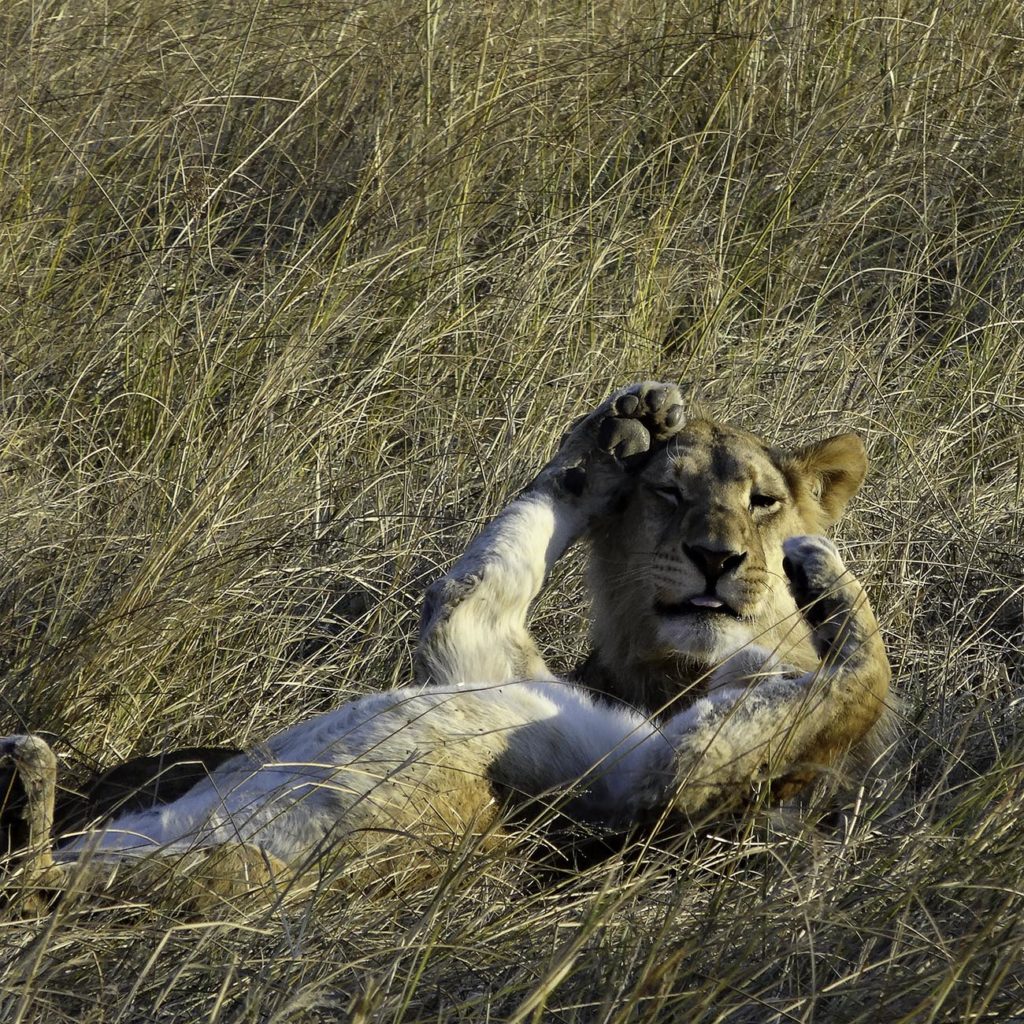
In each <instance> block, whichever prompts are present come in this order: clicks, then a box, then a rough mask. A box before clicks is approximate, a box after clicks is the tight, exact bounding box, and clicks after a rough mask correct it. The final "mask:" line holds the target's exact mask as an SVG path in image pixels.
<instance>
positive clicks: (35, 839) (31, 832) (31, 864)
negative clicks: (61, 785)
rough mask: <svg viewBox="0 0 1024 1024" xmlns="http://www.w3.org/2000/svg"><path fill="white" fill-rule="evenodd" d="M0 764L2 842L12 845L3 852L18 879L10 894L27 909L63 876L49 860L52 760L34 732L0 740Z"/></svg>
mask: <svg viewBox="0 0 1024 1024" xmlns="http://www.w3.org/2000/svg"><path fill="white" fill-rule="evenodd" d="M0 766H2V767H4V768H7V769H8V770H7V772H6V773H5V775H6V785H5V787H4V792H3V793H0V806H2V805H8V802H9V804H10V805H12V806H4V815H3V817H4V818H5V819H6V820H5V821H4V825H5V832H6V834H7V837H8V845H9V846H12V847H14V848H12V849H9V850H7V851H5V852H6V853H7V857H8V860H9V862H10V863H11V864H12V865H13V866H14V868H15V870H14V872H13V873H12V874H13V875H14V876H15V877H16V880H17V883H18V891H17V892H16V893H14V894H13V896H14V898H15V900H16V901H17V902H18V903H19V904H20V905H22V906H23V907H24V908H25V909H26V910H29V911H32V910H35V909H38V908H39V907H40V906H44V905H45V904H46V902H47V900H48V898H49V895H50V894H51V893H52V892H53V890H55V889H60V888H62V887H63V883H64V878H65V876H64V870H63V868H62V866H61V865H59V864H57V863H55V862H54V859H53V805H54V800H55V798H56V792H57V758H56V757H55V756H54V753H53V751H52V750H51V749H50V745H49V744H48V743H47V742H46V741H45V740H44V739H42V738H41V737H39V736H32V735H23V736H5V737H3V738H2V739H0ZM18 789H20V790H21V792H22V800H21V801H18V799H17V797H18V792H17V791H18ZM19 804H20V805H19ZM12 819H14V820H12ZM12 838H14V839H15V842H14V843H12V842H11V841H10V840H11V839H12ZM18 840H21V841H20V842H18Z"/></svg>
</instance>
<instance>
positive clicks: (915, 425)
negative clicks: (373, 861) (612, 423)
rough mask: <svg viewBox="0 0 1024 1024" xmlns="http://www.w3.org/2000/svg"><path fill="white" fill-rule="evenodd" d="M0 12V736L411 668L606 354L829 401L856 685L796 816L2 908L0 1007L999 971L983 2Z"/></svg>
mask: <svg viewBox="0 0 1024 1024" xmlns="http://www.w3.org/2000/svg"><path fill="white" fill-rule="evenodd" d="M0 39H2V46H3V49H4V56H3V60H2V63H0V76H2V77H0V82H2V91H0V126H2V129H3V130H2V133H0V203H2V210H3V214H2V217H0V317H2V319H3V333H2V335H0V337H2V341H0V360H2V362H0V399H2V408H3V429H2V431H0V473H2V480H0V509H2V511H0V545H2V552H0V555H2V563H0V565H2V579H0V667H2V669H3V679H4V682H3V690H2V694H0V717H2V721H0V728H2V730H3V731H4V732H11V731H22V730H25V729H32V730H36V731H41V732H43V733H44V734H45V735H47V736H48V737H49V738H51V739H52V741H53V743H54V745H55V748H56V749H57V750H58V752H59V754H60V755H61V756H62V758H63V759H64V761H65V763H66V767H67V770H68V772H69V773H71V774H73V773H74V771H75V770H76V769H80V768H82V767H84V766H90V765H95V764H109V763H112V762H113V761H115V760H116V759H118V758H120V757H125V756H128V755H131V754H133V753H144V752H149V751H153V750H157V749H160V748H164V747H169V746H172V745H180V744H186V743H217V742H229V741H230V742H243V743H253V742H256V741H258V740H259V739H260V738H261V737H263V736H265V735H267V734H269V733H270V732H272V731H275V730H277V729H279V728H281V727H283V726H286V725H289V724H291V723H293V722H295V721H297V720H299V719H300V718H302V717H304V716H306V715H308V714H310V713H312V712H315V711H319V710H323V709H325V708H327V707H331V706H334V705H336V704H337V703H339V702H341V701H343V700H345V699H347V698H350V697H353V696H357V695H359V694H362V693H366V692H370V691H373V690H377V689H379V688H382V687H387V686H391V685H394V684H397V683H400V682H403V681H406V680H408V678H409V666H410V650H411V646H412V644H413V642H414V637H415V623H416V615H417V609H418V601H419V597H420V594H421V592H422V589H423V587H424V585H425V584H426V582H428V581H429V580H430V579H432V578H434V577H435V576H436V575H437V574H438V573H439V572H440V571H442V568H443V567H444V566H446V565H447V564H449V562H450V561H451V559H452V558H453V557H454V556H455V554H456V553H457V552H458V551H459V550H460V549H461V547H462V545H463V544H464V543H465V542H466V540H467V539H468V537H469V536H470V535H471V534H472V533H473V532H474V530H475V529H477V528H478V526H479V525H480V524H481V523H482V522H483V521H484V520H485V519H486V518H487V517H488V516H489V515H491V514H493V512H494V511H496V510H497V509H498V508H499V507H500V506H501V504H502V502H503V501H504V500H505V499H506V497H507V496H508V495H509V494H510V493H512V492H513V491H514V490H515V489H516V488H517V487H519V486H521V485H522V484H523V483H525V482H526V481H527V480H528V479H529V478H530V476H531V474H532V472H533V471H534V470H535V469H536V468H537V466H538V465H539V464H540V463H541V462H542V461H543V460H544V459H545V458H546V457H547V455H548V454H549V452H550V451H551V450H552V448H553V446H554V444H555V442H556V440H557V438H558V437H559V436H560V434H561V432H562V430H563V429H564V427H565V425H566V424H567V423H568V422H569V421H570V420H571V419H573V418H574V417H575V416H577V415H579V414H580V413H581V412H582V411H584V410H585V409H586V408H587V407H588V405H590V404H592V403H594V402H596V401H597V400H599V399H600V398H601V397H602V396H603V395H604V394H606V393H607V392H608V391H609V390H611V389H612V388H613V387H615V386H617V385H620V384H622V383H624V382H626V381H629V380H632V379H638V378H647V377H656V378H668V379H678V380H682V381H684V382H686V383H687V384H688V385H690V386H692V387H693V388H694V389H695V390H696V391H697V392H698V393H699V395H700V397H701V399H702V400H703V401H704V402H705V403H706V404H707V406H708V407H709V408H710V410H711V411H712V412H714V413H715V414H716V415H719V416H721V417H723V418H728V419H731V420H734V421H735V422H738V423H739V424H741V425H743V426H746V427H750V428H753V429H756V430H758V431H760V432H761V433H763V434H765V435H766V436H768V437H770V438H772V439H775V440H777V441H778V442H779V443H780V444H786V443H798V442H802V441H805V440H807V439H809V438H811V437H814V436H821V435H823V434H826V433H829V432H835V431H836V430H839V429H857V430H859V431H861V432H862V433H863V435H864V436H865V438H866V440H867V443H868V447H869V450H870V453H871V456H872V460H873V461H872V471H871V475H870V477H869V480H868V484H867V486H866V488H865V490H864V492H863V493H862V495H861V496H860V497H859V498H858V499H857V501H856V503H855V507H854V508H853V510H852V512H851V515H850V517H849V519H848V521H847V523H846V524H845V525H844V527H843V529H842V531H841V541H842V544H843V547H844V549H845V551H846V552H847V553H848V555H849V556H850V561H851V563H852V564H853V565H854V566H855V568H856V570H857V571H858V573H859V574H860V575H861V576H862V577H863V578H864V579H865V581H866V582H867V585H868V587H869V591H870V593H871V595H872V598H873V600H874V602H875V604H876V606H877V608H878V611H879V614H880V618H881V621H882V624H883V628H884V629H885V631H886V635H887V639H888V642H889V646H890V650H891V654H892V660H893V663H894V666H895V668H896V676H897V686H898V687H899V689H900V691H901V693H902V695H903V699H904V705H903V714H904V717H905V721H904V724H903V732H904V736H905V741H904V744H903V746H902V747H901V748H900V749H899V750H898V751H897V752H896V753H895V754H894V756H893V758H892V760H891V762H890V764H889V766H888V767H887V768H886V769H885V770H884V772H883V773H882V775H883V778H882V779H881V780H875V781H872V782H871V783H870V785H869V786H868V787H867V788H866V789H865V790H864V791H863V792H861V793H859V794H856V800H855V802H854V803H851V804H850V806H849V807H848V808H847V809H846V811H845V813H844V814H843V815H842V816H841V819H840V820H839V821H838V822H837V821H836V820H835V819H834V818H830V819H825V820H822V819H821V817H820V814H821V813H822V812H824V811H826V810H827V807H828V805H827V803H826V802H825V801H822V802H821V805H820V806H812V807H810V808H801V809H793V810H792V811H787V812H786V813H785V814H784V815H782V816H781V817H778V816H772V817H765V816H762V817H760V818H756V819H752V820H750V821H744V822H739V823H733V824H729V825H723V827H722V828H721V829H720V830H718V832H717V833H716V834H715V835H714V836H710V837H707V838H704V839H701V840H700V841H694V842H693V843H692V844H689V845H687V846H685V847H683V848H682V849H679V850H676V851H674V852H672V853H671V854H669V855H665V854H662V853H656V852H653V853H650V854H649V855H648V856H646V857H643V858H641V859H640V860H639V861H635V860H629V859H627V860H626V861H625V862H619V861H613V862H611V863H610V864H604V865H599V866H596V867H594V868H591V869H589V870H587V871H586V872H583V873H582V874H581V875H580V876H579V877H578V878H569V879H553V878H551V877H549V876H548V875H546V874H543V873H541V872H538V871H537V870H535V868H534V866H532V865H531V864H529V863H528V862H526V861H524V860H523V859H522V857H521V855H519V854H518V853H514V854H510V855H509V856H508V857H505V858H503V857H497V856H495V855H493V854H486V853H484V852H482V851H475V850H468V851H464V856H463V857H462V858H461V859H460V860H458V861H457V862H456V863H454V864H453V865H452V866H451V868H450V870H448V871H447V872H446V873H442V875H441V876H440V879H439V880H436V881H433V882H431V884H428V885H425V886H420V887H414V888H412V890H411V891H408V890H406V889H405V888H403V887H401V886H390V887H389V886H387V885H385V884H381V885H379V886H376V887H371V889H370V890H369V891H366V892H362V891H357V892H352V891H345V890H344V889H342V890H340V891H339V890H338V889H337V888H336V887H332V886H329V885H327V884H326V882H325V884H324V885H323V886H322V887H321V890H320V891H319V892H317V893H314V894H313V895H310V896H306V897H303V898H295V899H288V900H285V901H284V902H283V903H280V904H276V905H274V906H272V907H271V908H269V909H268V908H267V907H265V906H263V907H250V908H247V909H245V910H244V911H243V912H241V913H239V914H235V915H234V916H232V915H227V916H226V919H225V921H224V922H222V923H213V922H195V921H189V920H181V919H180V918H179V917H177V916H175V915H174V914H173V912H172V911H173V907H171V906H169V905H168V904H167V902H166V901H162V899H161V896H160V894H159V893H155V894H154V898H153V901H152V904H151V905H149V904H146V905H141V906H138V905H136V906H132V907H128V906H126V905H125V904H124V902H123V901H121V900H118V899H115V898H113V897H111V898H110V899H109V900H107V901H106V902H101V904H100V905H98V906H92V907H90V906H88V905H81V904H77V905H69V906H68V907H66V908H64V909H63V910H61V911H58V912H57V913H56V914H54V915H51V916H50V917H49V918H44V919H41V920H38V921H35V920H33V921H27V922H26V921H17V920H8V921H4V922H2V923H0V972H2V973H0V986H2V987H0V1000H2V1004H0V1017H2V1018H3V1019H4V1020H10V1021H47V1022H51V1021H62V1020H68V1021H70V1020H74V1021H76V1022H80V1021H104V1022H107V1021H162V1020H168V1021H170V1020H180V1021H185V1020H188V1021H321V1020H338V1019H351V1020H355V1021H366V1022H370V1021H398V1020H402V1021H409V1022H412V1021H427V1020H429V1021H458V1020H461V1021H471V1022H480V1021H486V1020H517V1021H554V1022H560V1021H588V1022H589V1021H608V1022H619V1021H627V1020H651V1021H653V1020H664V1021H684V1020H685V1021H697V1020H701V1021H704V1020H707V1021H729V1022H752V1024H762V1022H767V1021H828V1022H833V1021H868V1022H879V1021H903V1020H906V1021H918V1020H920V1021H942V1020H999V1021H1003V1020H1007V1019H1009V1018H1010V1017H1011V1016H1012V1014H1014V1013H1020V1012H1021V1007H1022V1006H1024V981H1022V979H1021V976H1020V969H1019V963H1018V961H1019V958H1020V953H1021V944H1022V940H1024V935H1022V933H1021V926H1020V923H1019V916H1020V912H1021V909H1022V898H1021V893H1020V879H1021V877H1022V876H1024V854H1022V853H1021V850H1022V849H1024V842H1022V840H1024V829H1022V826H1021V824H1020V821H1021V798H1020V795H1019V793H1020V777H1021V770H1022V765H1024V745H1022V742H1021V736H1020V698H1019V693H1018V691H1019V690H1020V687H1021V684H1022V682H1024V680H1022V664H1024V655H1022V653H1021V650H1022V639H1024V566H1022V551H1024V525H1022V524H1024V516H1022V511H1024V503H1022V498H1024V441H1022V438H1024V368H1022V351H1024V346H1022V343H1021V321H1022V315H1021V299H1020V294H1021V289H1020V281H1021V278H1022V271H1024V267H1022V262H1024V260H1022V258H1021V232H1022V226H1024V215H1022V203H1024V162H1022V160H1021V154H1022V152H1024V130H1022V125H1024V121H1022V115H1021V109H1022V92H1024V54H1022V41H1024V24H1022V21H1021V13H1020V10H1019V5H1018V4H1016V3H1011V2H1008V0H999V2H997V0H980V2H978V3H974V4H966V3H957V2H953V3H948V4H940V5H934V4H931V5H928V4H919V5H917V6H916V7H915V6H913V5H909V4H907V3H903V2H897V0H880V2H879V3H876V4H874V5H865V4H860V3H849V2H847V3H816V4H810V3H804V4H786V5H777V4H773V3H770V2H768V0H751V2H749V3H746V4H738V3H721V2H706V3H704V2H699V0H698V2H694V3H686V4H684V3H679V4H674V5H673V4H667V3H656V2H653V0H616V2H614V3H611V2H609V3H600V4H598V3H591V4H585V5H575V6H574V5H571V4H567V3H563V2H561V0H555V2H554V3H547V4H534V3H520V2H518V0H511V2H508V3H504V4H500V5H492V4H486V3H484V4H479V3H472V4H470V3H460V2H458V0H452V2H449V3H433V4H429V3H428V4H423V5H418V6H410V5H408V4H403V3H396V2H393V0H379V2H377V3H371V4H365V5H362V6H358V5H356V6H352V5H349V6H345V5H330V4H306V5H288V4H283V3H279V4H262V5H259V4H249V5H241V4H223V5H217V4H213V5H211V4H198V3H196V4H189V3H187V2H183V0H136V2H134V3H131V2H129V3H121V4H117V5H109V4H99V3H83V4H78V5H65V4H63V3H59V2H56V0H53V2H49V0H43V2H35V3H31V4H30V3H27V2H22V0H18V2H13V3H9V4H8V5H7V6H6V8H5V11H4V13H2V14H0ZM578 569H579V566H578V563H574V564H571V565H569V566H568V567H567V569H566V571H564V572H562V571H559V573H558V574H556V578H555V580H554V581H553V584H552V592H551V593H550V594H548V595H545V597H544V598H543V599H542V600H541V602H540V605H539V607H538V609H537V611H536V622H537V630H538V633H539V635H540V636H541V637H542V638H543V640H544V643H545V645H546V650H548V651H550V652H552V653H553V657H552V661H553V662H554V663H557V664H559V665H561V666H562V667H568V666H569V665H571V664H572V662H573V660H574V659H575V658H576V657H577V656H578V655H579V654H580V652H581V651H583V649H584V648H585V643H586V638H585V607H584V604H583V602H582V600H581V598H580V596H579V595H580V593H581V584H580V575H579V571H578ZM812 804H813V801H812Z"/></svg>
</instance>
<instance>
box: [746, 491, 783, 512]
mask: <svg viewBox="0 0 1024 1024" xmlns="http://www.w3.org/2000/svg"><path fill="white" fill-rule="evenodd" d="M781 504H782V502H781V500H780V499H779V498H776V497H775V496H774V495H772V494H752V495H751V496H750V508H751V511H753V510H754V509H762V510H764V511H766V512H773V511H774V510H775V509H777V508H778V507H779V505H781Z"/></svg>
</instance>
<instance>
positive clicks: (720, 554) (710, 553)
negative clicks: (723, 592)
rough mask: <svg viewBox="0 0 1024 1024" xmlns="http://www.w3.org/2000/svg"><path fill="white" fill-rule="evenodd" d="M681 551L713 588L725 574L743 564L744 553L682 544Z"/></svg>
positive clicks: (745, 555)
mask: <svg viewBox="0 0 1024 1024" xmlns="http://www.w3.org/2000/svg"><path fill="white" fill-rule="evenodd" d="M683 551H685V552H686V554H687V557H688V558H689V559H690V561H691V562H693V564H694V565H695V566H697V568H698V569H700V571H701V572H702V573H704V578H705V579H706V580H707V581H708V585H709V586H714V585H715V584H716V583H717V582H718V581H719V580H720V579H721V578H722V577H723V576H724V575H725V574H726V573H727V572H732V571H733V569H736V568H738V567H739V566H740V565H742V564H743V559H745V558H746V557H747V553H746V551H728V550H726V551H722V550H716V549H714V548H705V547H701V546H700V545H698V544H684V545H683Z"/></svg>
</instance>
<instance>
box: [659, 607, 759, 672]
mask: <svg viewBox="0 0 1024 1024" xmlns="http://www.w3.org/2000/svg"><path fill="white" fill-rule="evenodd" d="M752 641H753V632H752V630H751V628H750V624H749V623H748V622H746V621H744V620H743V619H741V618H740V617H739V616H738V615H736V613H735V612H732V610H731V609H730V610H729V613H726V612H723V611H719V610H717V609H714V610H702V609H697V610H694V611H687V612H685V613H683V614H661V615H659V616H658V644H659V646H660V647H662V648H663V649H664V648H670V649H671V650H672V651H673V652H675V653H676V654H679V655H682V656H683V657H685V658H688V659H690V660H692V661H696V662H700V663H702V664H705V665H717V664H720V663H721V662H723V661H725V660H726V659H728V658H730V657H731V656H732V655H733V654H735V653H736V652H737V651H738V650H740V649H742V648H743V647H745V646H747V645H749V644H750V643H751V642H752Z"/></svg>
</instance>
